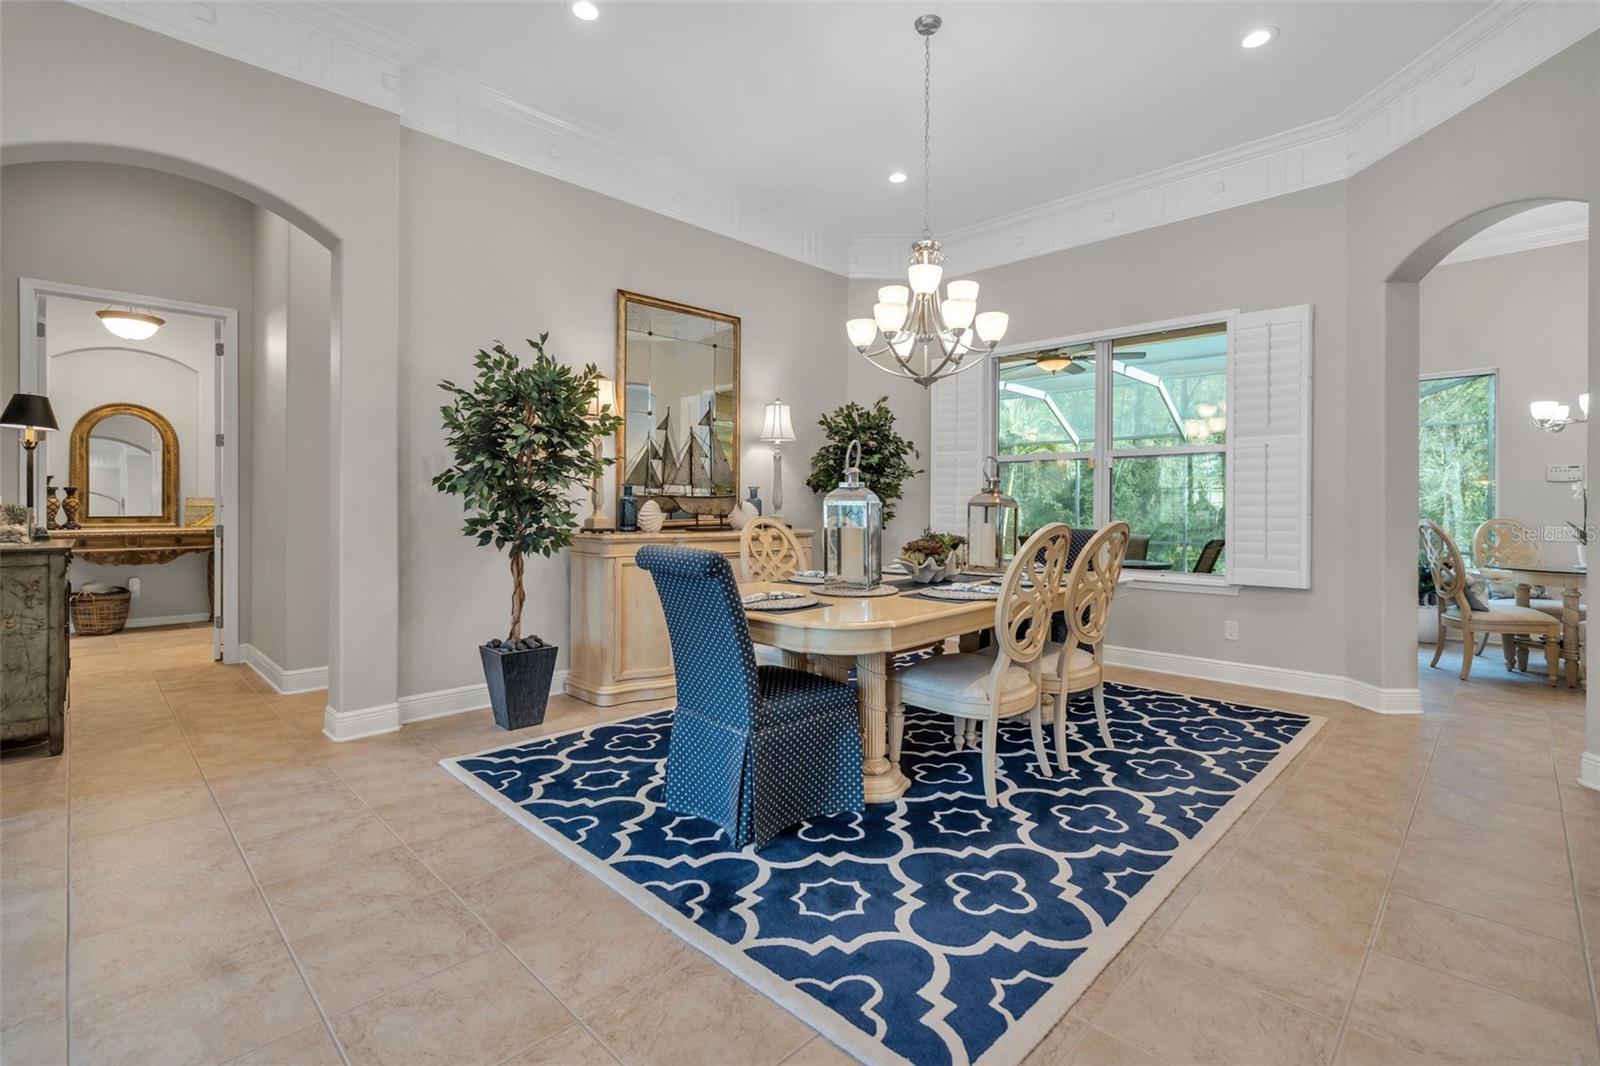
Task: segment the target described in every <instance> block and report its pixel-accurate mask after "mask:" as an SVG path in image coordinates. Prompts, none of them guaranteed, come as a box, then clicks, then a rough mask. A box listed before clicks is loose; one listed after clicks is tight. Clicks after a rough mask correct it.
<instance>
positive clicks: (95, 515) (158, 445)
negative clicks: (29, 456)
mask: <svg viewBox="0 0 1600 1066" xmlns="http://www.w3.org/2000/svg"><path fill="white" fill-rule="evenodd" d="M69 476H70V477H71V479H72V484H73V485H74V486H76V487H77V489H78V495H79V497H80V498H81V499H82V501H83V502H82V510H81V512H80V515H79V519H78V520H79V521H80V522H82V523H83V524H84V525H95V526H129V525H137V526H154V525H163V526H175V525H177V524H178V434H177V431H176V430H174V429H173V428H172V423H171V422H168V421H167V420H166V419H165V418H164V417H162V416H161V414H160V413H159V412H156V411H152V410H151V409H150V408H148V407H141V406H140V405H139V404H136V403H107V404H101V405H100V406H99V407H96V408H93V409H92V410H90V411H89V412H88V413H87V414H85V415H84V416H83V417H82V418H80V419H78V424H77V425H75V426H73V427H72V456H71V470H70V474H69Z"/></svg>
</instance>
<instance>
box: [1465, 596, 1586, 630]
mask: <svg viewBox="0 0 1600 1066" xmlns="http://www.w3.org/2000/svg"><path fill="white" fill-rule="evenodd" d="M1557 606H1558V607H1559V606H1560V604H1557ZM1553 613H1554V616H1555V617H1557V618H1559V617H1560V616H1561V612H1560V611H1559V610H1558V611H1555V612H1553ZM1444 614H1445V617H1446V618H1449V619H1451V620H1452V621H1455V622H1460V620H1461V609H1460V608H1459V607H1448V608H1446V609H1445V612H1444ZM1551 616H1552V612H1550V611H1546V610H1544V609H1543V608H1540V607H1519V606H1517V604H1515V603H1513V602H1512V601H1510V600H1490V601H1489V609H1488V610H1487V611H1471V612H1470V617H1471V620H1472V624H1473V625H1474V626H1476V627H1479V628H1482V627H1483V626H1489V625H1500V624H1501V623H1505V622H1513V623H1515V622H1523V623H1529V624H1538V623H1540V622H1543V621H1546V620H1548V619H1549V618H1550V617H1551Z"/></svg>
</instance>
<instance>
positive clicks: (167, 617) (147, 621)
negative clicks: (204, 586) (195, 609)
mask: <svg viewBox="0 0 1600 1066" xmlns="http://www.w3.org/2000/svg"><path fill="white" fill-rule="evenodd" d="M210 620H211V616H210V615H209V614H207V613H206V612H205V611H201V612H200V613H199V614H164V615H160V616H159V617H155V618H130V619H128V620H127V621H126V622H124V623H123V625H122V628H123V629H145V628H147V627H151V626H187V625H193V624H194V623H196V622H209V621H210Z"/></svg>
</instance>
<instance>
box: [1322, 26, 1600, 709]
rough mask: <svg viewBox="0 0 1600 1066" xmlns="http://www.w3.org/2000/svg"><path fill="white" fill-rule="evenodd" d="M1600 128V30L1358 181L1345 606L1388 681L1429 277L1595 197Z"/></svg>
mask: <svg viewBox="0 0 1600 1066" xmlns="http://www.w3.org/2000/svg"><path fill="white" fill-rule="evenodd" d="M1597 138H1600V34H1591V35H1589V36H1588V37H1586V38H1584V39H1583V40H1582V41H1579V42H1578V43H1577V44H1574V45H1573V46H1572V47H1570V48H1568V49H1566V50H1565V51H1564V52H1562V53H1560V54H1559V55H1556V56H1555V57H1554V58H1552V59H1550V60H1549V61H1547V62H1545V63H1543V64H1541V65H1540V66H1538V67H1536V68H1534V69H1533V70H1531V71H1529V72H1528V73H1527V74H1524V75H1523V76H1522V77H1520V78H1518V79H1517V80H1515V81H1513V82H1511V83H1510V84H1509V85H1507V86H1505V87H1504V88H1502V89H1500V90H1498V91H1497V92H1494V93H1492V94H1490V95H1489V96H1487V97H1485V98H1484V99H1483V100H1480V101H1479V102H1478V103H1477V104H1475V105H1473V106H1472V107H1470V108H1468V109H1466V110H1465V111H1463V112H1461V113H1460V114H1458V115H1456V116H1455V117H1453V118H1451V119H1450V120H1448V121H1447V122H1445V123H1443V124H1441V125H1440V126H1438V127H1436V128H1434V129H1433V130H1430V131H1429V132H1428V133H1426V134H1423V135H1422V136H1421V137H1418V138H1417V139H1416V140H1414V141H1412V142H1411V143H1409V144H1407V145H1405V146H1404V147H1403V148H1401V149H1399V150H1398V151H1396V152H1394V153H1392V154H1391V155H1389V156H1386V157H1385V158H1383V159H1380V160H1379V161H1378V162H1376V163H1374V164H1373V165H1372V166H1370V167H1367V168H1366V169H1365V170H1363V171H1361V173H1359V174H1357V175H1355V176H1354V177H1353V178H1351V179H1350V180H1349V181H1348V182H1346V183H1345V186H1346V189H1347V193H1348V197H1349V212H1350V225H1349V232H1348V234H1347V243H1348V248H1349V250H1350V257H1349V263H1348V274H1347V276H1348V284H1349V299H1350V306H1349V326H1350V335H1349V341H1350V344H1349V357H1348V364H1347V366H1348V370H1349V373H1350V375H1351V380H1352V381H1353V382H1360V383H1361V384H1360V388H1361V392H1360V400H1361V402H1359V403H1357V402H1352V403H1350V404H1348V405H1346V407H1345V409H1344V441H1345V448H1346V467H1345V472H1344V477H1345V497H1346V504H1347V506H1348V509H1349V511H1348V518H1347V520H1346V528H1347V530H1348V531H1349V534H1350V535H1349V536H1348V537H1347V538H1346V541H1345V546H1346V552H1347V560H1346V567H1347V573H1348V575H1349V582H1348V584H1347V586H1346V588H1347V593H1346V594H1347V596H1348V597H1349V599H1350V602H1351V603H1352V604H1359V605H1360V609H1359V610H1354V609H1353V610H1352V611H1351V612H1350V613H1349V614H1348V615H1347V617H1346V660H1347V662H1346V669H1345V672H1346V673H1347V674H1348V675H1349V676H1352V677H1355V678H1358V679H1360V680H1362V681H1365V682H1368V683H1370V684H1373V685H1375V686H1378V687H1380V688H1388V689H1407V688H1413V687H1415V684H1416V680H1415V678H1416V670H1417V663H1416V655H1415V648H1414V647H1413V645H1412V643H1411V634H1412V633H1413V632H1414V629H1415V626H1416V613H1415V607H1416V598H1415V595H1414V592H1413V590H1414V588H1415V586H1414V584H1413V580H1414V578H1415V574H1416V557H1417V542H1416V527H1415V524H1414V523H1415V514H1416V499H1417V407H1416V399H1415V393H1414V389H1415V387H1416V380H1417V375H1418V373H1419V369H1420V361H1419V349H1420V337H1419V321H1418V314H1419V310H1418V304H1419V301H1420V295H1419V292H1418V285H1417V283H1418V282H1420V281H1421V279H1422V277H1423V276H1424V275H1426V274H1427V272H1428V271H1429V270H1430V269H1432V268H1433V267H1434V266H1435V265H1437V264H1438V262H1439V261H1440V260H1441V259H1443V258H1444V256H1445V255H1447V254H1449V252H1450V251H1452V250H1453V249H1454V248H1456V247H1457V246H1458V245H1459V244H1460V243H1461V242H1462V241H1463V240H1465V239H1466V238H1467V237H1470V236H1471V235H1473V234H1474V233H1476V232H1478V231H1480V230H1481V229H1483V228H1485V227H1486V226H1489V225H1492V224H1493V223H1494V222H1497V221H1499V220H1500V218H1502V217H1505V216H1507V215H1509V214H1512V213H1515V212H1516V211H1518V210H1520V209H1522V208H1523V207H1525V206H1532V205H1533V204H1534V203H1537V202H1539V201H1542V200H1551V199H1560V200H1583V201H1587V202H1591V203H1592V202H1593V201H1594V200H1595V199H1596V196H1597V194H1600V161H1597ZM1596 217H1597V213H1596V212H1591V213H1590V217H1589V225H1590V239H1589V243H1590V244H1591V245H1593V243H1594V226H1595V222H1596ZM1594 280H1595V279H1594V278H1593V277H1592V276H1591V278H1590V293H1591V300H1592V299H1593V283H1594ZM1595 342H1596V338H1594V337H1592V336H1591V337H1590V338H1589V339H1588V345H1589V353H1590V369H1591V375H1590V376H1591V379H1592V378H1593V377H1594V374H1593V371H1594V368H1595V366H1596V362H1597V360H1600V355H1597V349H1596V348H1595ZM1318 529H1319V530H1320V529H1321V524H1320V523H1319V526H1318ZM1591 713H1593V711H1591Z"/></svg>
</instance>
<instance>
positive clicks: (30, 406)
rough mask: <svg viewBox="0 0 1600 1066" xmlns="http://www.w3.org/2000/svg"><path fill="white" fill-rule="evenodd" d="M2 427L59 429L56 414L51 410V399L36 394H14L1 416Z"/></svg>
mask: <svg viewBox="0 0 1600 1066" xmlns="http://www.w3.org/2000/svg"><path fill="white" fill-rule="evenodd" d="M0 426H11V427H13V428H15V429H59V428H60V427H59V426H57V425H56V413H55V412H54V411H52V410H51V409H50V397H48V396H40V395H39V394H38V393H36V392H18V393H13V394H12V396H11V402H10V403H8V404H6V410H5V413H4V414H0Z"/></svg>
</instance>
